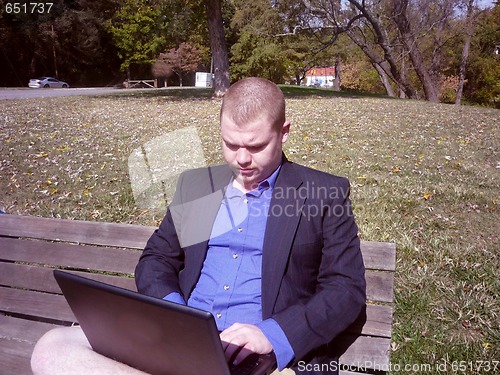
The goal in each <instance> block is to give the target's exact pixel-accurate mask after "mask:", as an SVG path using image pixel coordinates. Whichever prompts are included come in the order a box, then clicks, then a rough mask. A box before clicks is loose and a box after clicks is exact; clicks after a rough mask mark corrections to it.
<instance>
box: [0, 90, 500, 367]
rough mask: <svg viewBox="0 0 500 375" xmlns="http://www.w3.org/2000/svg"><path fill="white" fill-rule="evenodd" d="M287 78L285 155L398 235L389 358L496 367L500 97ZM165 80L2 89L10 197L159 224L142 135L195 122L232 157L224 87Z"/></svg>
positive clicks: (11, 207)
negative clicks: (138, 162) (371, 91)
mask: <svg viewBox="0 0 500 375" xmlns="http://www.w3.org/2000/svg"><path fill="white" fill-rule="evenodd" d="M284 91H285V92H286V94H287V105H288V117H289V119H290V120H291V123H292V133H291V136H290V138H289V140H288V142H287V144H286V146H285V152H286V154H287V156H288V158H289V159H290V160H291V161H295V162H298V163H302V164H304V165H307V166H309V167H311V168H316V169H319V170H324V171H327V172H330V173H333V174H337V175H341V176H346V177H348V178H349V180H350V182H351V199H352V201H353V208H354V213H355V216H356V219H357V222H358V225H359V230H360V236H361V239H363V240H371V241H388V242H395V243H396V246H397V271H396V281H395V283H396V285H395V316H394V333H393V343H392V354H391V356H392V363H393V364H399V365H409V366H413V367H412V368H413V370H412V371H413V372H418V371H416V369H417V368H418V366H421V367H420V368H421V369H425V371H426V372H427V370H432V371H431V372H433V373H463V374H469V373H470V374H480V373H484V374H492V373H495V372H497V373H498V371H499V370H500V364H499V363H498V361H499V360H500V355H499V354H500V350H499V348H500V331H499V326H500V319H499V313H500V309H499V303H498V299H497V297H498V295H499V290H500V287H499V281H498V280H499V278H498V272H499V264H500V261H499V249H500V230H499V225H498V223H499V222H500V188H499V186H500V152H499V150H500V128H499V123H500V111H499V110H496V109H488V108H481V107H471V106H462V107H455V106H453V105H446V104H432V103H429V102H424V101H411V100H397V99H388V98H384V97H370V96H363V95H349V94H344V95H334V94H332V93H331V92H329V91H328V92H327V91H323V90H312V89H297V88H291V87H285V88H284ZM166 93H167V91H163V92H161V93H160V92H159V91H156V92H155V91H137V92H136V93H126V94H121V95H107V96H90V97H80V96H72V97H62V98H41V99H29V100H4V101H1V102H0V191H1V192H2V193H1V194H0V210H2V211H5V212H7V213H13V214H23V215H36V216H44V217H61V218H71V219H81V220H94V221H112V222H124V223H140V224H148V225H157V224H158V223H159V221H160V220H161V218H162V213H161V212H158V211H155V210H148V209H144V208H140V207H138V206H137V205H136V202H135V200H134V196H133V194H132V190H131V185H130V180H129V175H128V164H127V163H128V157H129V155H130V153H131V152H132V151H133V150H134V149H137V148H140V147H141V145H144V144H145V143H146V142H148V141H149V140H151V139H153V138H155V137H157V136H160V135H162V134H165V133H167V132H170V131H173V130H177V129H182V128H186V127H195V128H196V130H197V131H198V134H199V136H200V139H201V142H202V148H203V152H204V156H205V159H206V161H207V163H208V164H210V165H211V164H218V163H222V162H223V159H222V157H221V145H220V140H219V135H218V111H219V107H220V100H219V99H212V98H211V95H210V92H208V91H206V90H192V91H190V90H183V91H182V92H181V91H179V92H176V91H175V90H172V91H169V92H168V94H166ZM426 365H428V367H427V366H426ZM444 365H446V366H445V367H443V366H444ZM422 366H423V367H422ZM439 366H441V367H440V368H441V369H444V368H446V371H444V372H443V371H439V372H438V370H439ZM459 366H461V367H459ZM494 366H496V371H493V369H494ZM407 368H408V369H409V368H410V367H407ZM462 370H463V371H462ZM422 371H423V370H422ZM393 372H394V373H395V372H397V371H393ZM431 372H428V373H431ZM406 373H409V372H408V371H406Z"/></svg>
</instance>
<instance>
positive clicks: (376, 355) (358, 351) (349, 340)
mask: <svg viewBox="0 0 500 375" xmlns="http://www.w3.org/2000/svg"><path fill="white" fill-rule="evenodd" d="M339 341H340V343H339V345H342V344H350V346H349V347H348V348H347V350H346V351H345V353H344V354H342V355H341V356H340V358H339V363H340V364H341V365H347V366H353V367H366V368H369V366H370V365H376V366H385V367H388V366H389V356H388V353H390V347H391V339H389V338H382V337H369V336H359V337H357V338H354V337H352V336H349V335H348V334H347V335H342V337H341V338H339Z"/></svg>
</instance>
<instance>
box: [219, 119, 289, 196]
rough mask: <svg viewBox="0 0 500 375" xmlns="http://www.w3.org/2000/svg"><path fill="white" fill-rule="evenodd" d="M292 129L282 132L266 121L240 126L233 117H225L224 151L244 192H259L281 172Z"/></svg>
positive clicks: (223, 127) (222, 134)
mask: <svg viewBox="0 0 500 375" xmlns="http://www.w3.org/2000/svg"><path fill="white" fill-rule="evenodd" d="M289 129H290V124H289V123H288V122H285V123H284V124H283V126H281V127H280V129H279V130H278V129H277V128H276V127H273V126H272V124H271V123H270V122H269V121H267V119H266V118H265V117H263V118H260V119H256V120H255V121H253V122H250V123H247V124H236V123H235V122H234V121H233V120H232V119H231V118H230V116H225V115H223V116H222V118H221V136H222V151H223V153H224V158H225V159H226V162H227V163H228V164H229V166H230V167H231V169H232V171H233V173H234V176H235V180H236V181H235V182H236V183H237V184H238V185H239V187H240V188H243V189H244V190H245V191H250V190H253V189H255V188H256V187H257V185H258V183H259V182H261V181H263V180H265V179H266V178H268V177H269V176H270V175H271V174H272V173H273V172H274V170H275V169H276V168H278V166H279V164H280V163H281V152H282V146H283V143H285V142H286V140H287V138H288V132H289Z"/></svg>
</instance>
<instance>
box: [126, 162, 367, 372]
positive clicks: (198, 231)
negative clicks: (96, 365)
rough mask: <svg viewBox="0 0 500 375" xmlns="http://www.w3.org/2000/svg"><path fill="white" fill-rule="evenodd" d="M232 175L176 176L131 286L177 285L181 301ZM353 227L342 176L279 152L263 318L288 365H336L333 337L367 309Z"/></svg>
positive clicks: (217, 170)
mask: <svg viewBox="0 0 500 375" xmlns="http://www.w3.org/2000/svg"><path fill="white" fill-rule="evenodd" d="M230 178H231V171H230V169H229V168H228V167H227V166H217V167H209V168H203V169H195V170H190V171H187V172H184V173H183V174H182V175H181V176H180V178H179V182H178V185H177V191H176V195H175V198H174V201H173V202H172V204H171V205H170V207H169V209H168V211H167V214H166V216H165V218H164V220H163V222H162V223H161V224H160V227H159V228H158V230H156V231H155V232H154V234H153V235H152V237H151V238H150V240H149V241H148V243H147V245H146V248H145V250H144V252H143V254H142V256H141V258H140V260H139V263H138V265H137V268H136V283H137V287H138V290H139V292H141V293H144V294H148V295H151V296H155V297H159V298H162V297H164V296H166V295H167V294H169V293H171V292H174V291H175V292H179V293H181V294H182V295H183V296H184V298H185V299H186V300H187V299H188V298H189V295H190V294H191V292H192V291H193V288H194V287H195V286H196V283H197V281H198V278H199V276H200V272H201V268H202V266H203V261H204V260H205V256H206V252H207V243H208V239H209V236H210V231H211V229H212V224H213V222H214V220H215V216H216V214H217V211H218V209H219V206H220V203H221V199H222V197H223V194H224V188H225V187H226V186H227V184H228V183H229V181H230ZM357 232H358V228H357V226H356V224H355V222H354V216H353V214H352V210H351V204H350V200H349V182H348V181H347V179H345V178H341V177H336V176H333V175H330V174H327V173H324V172H320V171H317V170H314V169H310V168H307V167H304V166H301V165H298V164H295V163H292V162H289V161H288V160H287V159H286V158H285V157H283V163H282V167H281V170H280V172H279V175H278V177H277V179H276V183H275V187H274V190H273V197H272V199H271V205H270V207H269V214H268V220H267V226H266V232H265V235H264V246H263V260H262V315H263V316H262V318H263V319H267V318H270V317H272V318H273V319H275V320H276V321H277V322H278V324H279V325H280V327H281V328H282V329H283V331H284V333H285V335H286V336H287V338H288V340H289V342H290V344H291V346H292V348H293V350H294V353H295V358H296V360H295V363H294V364H295V365H297V364H300V363H299V361H301V360H304V361H307V363H311V364H315V363H334V362H332V361H335V358H336V354H335V341H334V338H335V337H336V336H337V335H338V334H339V333H341V332H342V331H344V330H345V329H346V328H347V327H348V326H349V325H350V324H351V323H352V322H353V321H354V320H355V319H356V318H357V317H358V315H359V314H360V312H361V310H362V308H363V307H364V305H365V300H366V295H365V279H364V265H363V260H362V257H361V252H360V246H359V239H358V236H357ZM301 363H302V365H303V364H304V363H305V362H301ZM325 367H327V366H325ZM300 368H302V369H304V368H305V366H301V367H299V369H300ZM310 368H312V366H310ZM294 370H295V371H296V372H298V373H299V371H298V368H297V367H295V368H294ZM300 373H301V374H305V373H308V372H307V371H300ZM312 373H314V374H320V373H325V374H331V373H335V371H330V370H325V371H322V372H321V371H320V372H318V371H316V372H312Z"/></svg>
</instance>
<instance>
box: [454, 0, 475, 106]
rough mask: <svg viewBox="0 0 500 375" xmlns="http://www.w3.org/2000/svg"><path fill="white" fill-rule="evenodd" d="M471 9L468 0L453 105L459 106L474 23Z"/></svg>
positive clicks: (472, 1)
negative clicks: (462, 46)
mask: <svg viewBox="0 0 500 375" xmlns="http://www.w3.org/2000/svg"><path fill="white" fill-rule="evenodd" d="M473 9H474V0H469V2H468V4H467V18H466V20H465V22H466V25H465V30H466V31H465V40H464V48H463V49H462V58H461V59H460V69H459V73H458V87H457V97H456V99H455V105H460V104H461V102H462V94H463V92H464V83H465V73H466V68H467V60H468V59H469V49H470V41H471V38H472V30H473V28H474V21H473V18H472V12H473Z"/></svg>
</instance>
